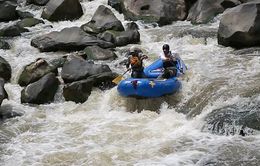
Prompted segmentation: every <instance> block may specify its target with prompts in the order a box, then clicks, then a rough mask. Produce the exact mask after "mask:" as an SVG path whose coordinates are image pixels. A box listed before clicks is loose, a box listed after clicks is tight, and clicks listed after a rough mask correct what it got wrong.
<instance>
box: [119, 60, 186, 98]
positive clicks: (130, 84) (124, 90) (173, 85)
mask: <svg viewBox="0 0 260 166" xmlns="http://www.w3.org/2000/svg"><path fill="white" fill-rule="evenodd" d="M183 67H185V70H186V66H185V64H184V63H183V61H182V60H179V61H178V65H177V68H178V74H177V77H178V75H180V74H181V73H183V72H185V70H183ZM161 68H162V61H161V60H160V59H159V60H157V61H155V62H154V63H153V64H151V65H150V66H148V67H146V68H145V69H144V75H145V76H146V77H147V78H127V79H125V80H122V81H121V82H120V83H119V85H118V87H117V90H118V92H119V94H120V95H121V96H124V97H135V98H155V97H161V96H164V95H169V94H173V93H175V92H177V91H178V90H179V89H180V88H181V82H180V81H179V80H178V79H177V77H172V78H169V79H163V80H160V79H157V77H158V76H159V75H160V74H162V70H161ZM181 68H182V72H180V71H181V70H180V69H181Z"/></svg>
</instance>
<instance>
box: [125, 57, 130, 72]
mask: <svg viewBox="0 0 260 166" xmlns="http://www.w3.org/2000/svg"><path fill="white" fill-rule="evenodd" d="M125 65H126V68H127V69H129V66H130V57H129V58H127V61H126V64H125Z"/></svg>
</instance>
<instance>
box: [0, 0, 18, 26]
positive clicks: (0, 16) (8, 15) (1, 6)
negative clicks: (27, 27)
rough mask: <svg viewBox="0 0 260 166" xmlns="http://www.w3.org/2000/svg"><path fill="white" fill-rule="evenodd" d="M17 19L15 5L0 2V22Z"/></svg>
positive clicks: (8, 2)
mask: <svg viewBox="0 0 260 166" xmlns="http://www.w3.org/2000/svg"><path fill="white" fill-rule="evenodd" d="M16 19H18V15H17V13H16V5H15V4H14V3H12V2H10V1H0V22H3V21H12V20H16Z"/></svg>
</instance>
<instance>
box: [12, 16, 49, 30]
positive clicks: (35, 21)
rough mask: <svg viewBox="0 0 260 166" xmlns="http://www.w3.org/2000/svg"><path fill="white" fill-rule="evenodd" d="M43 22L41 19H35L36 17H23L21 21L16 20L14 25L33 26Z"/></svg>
mask: <svg viewBox="0 0 260 166" xmlns="http://www.w3.org/2000/svg"><path fill="white" fill-rule="evenodd" d="M40 23H43V24H44V22H43V21H42V20H39V19H36V18H24V19H23V20H21V21H18V22H17V24H16V25H18V26H19V27H22V28H24V27H32V26H35V25H37V24H40Z"/></svg>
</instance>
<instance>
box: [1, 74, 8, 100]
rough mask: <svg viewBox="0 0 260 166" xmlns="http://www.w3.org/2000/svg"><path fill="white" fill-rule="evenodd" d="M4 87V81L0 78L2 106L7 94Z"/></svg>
mask: <svg viewBox="0 0 260 166" xmlns="http://www.w3.org/2000/svg"><path fill="white" fill-rule="evenodd" d="M4 85H5V80H4V79H3V78H1V77H0V105H2V102H3V100H4V99H8V94H7V92H6V91H5V88H4Z"/></svg>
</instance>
